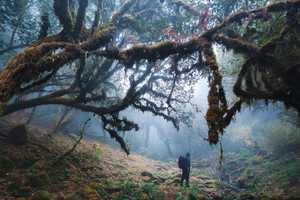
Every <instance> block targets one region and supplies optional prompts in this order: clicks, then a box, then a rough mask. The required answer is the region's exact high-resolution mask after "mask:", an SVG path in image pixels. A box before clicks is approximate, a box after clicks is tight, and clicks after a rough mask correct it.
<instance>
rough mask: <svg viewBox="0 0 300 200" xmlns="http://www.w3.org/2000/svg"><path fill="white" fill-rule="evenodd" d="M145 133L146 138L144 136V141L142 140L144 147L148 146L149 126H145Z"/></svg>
mask: <svg viewBox="0 0 300 200" xmlns="http://www.w3.org/2000/svg"><path fill="white" fill-rule="evenodd" d="M145 133H146V138H145V142H144V147H146V148H148V144H149V135H150V126H146V127H145Z"/></svg>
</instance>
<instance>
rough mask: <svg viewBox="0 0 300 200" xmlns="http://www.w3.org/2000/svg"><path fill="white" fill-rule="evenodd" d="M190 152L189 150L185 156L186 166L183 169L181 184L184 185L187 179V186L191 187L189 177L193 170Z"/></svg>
mask: <svg viewBox="0 0 300 200" xmlns="http://www.w3.org/2000/svg"><path fill="white" fill-rule="evenodd" d="M190 156H191V154H190V152H187V153H186V155H185V158H184V161H185V167H184V168H183V169H182V174H181V181H180V186H181V187H182V185H183V181H184V180H186V187H188V188H189V179H190V171H191V159H190Z"/></svg>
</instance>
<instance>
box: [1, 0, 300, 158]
mask: <svg viewBox="0 0 300 200" xmlns="http://www.w3.org/2000/svg"><path fill="white" fill-rule="evenodd" d="M242 2H244V3H245V5H247V6H234V5H239V4H238V1H230V4H228V6H229V8H233V7H234V8H235V9H234V11H235V13H232V14H231V13H230V12H228V11H226V10H225V11H224V13H223V14H221V15H218V14H220V13H219V12H218V13H217V12H214V11H213V10H212V9H210V8H209V6H211V7H212V8H213V9H214V7H213V6H218V4H217V3H215V2H214V1H212V2H211V5H208V4H206V3H201V2H199V1H190V3H191V5H192V6H191V5H189V4H186V3H184V2H183V1H180V0H169V1H153V0H149V1H138V0H127V1H125V2H124V1H123V0H119V1H102V0H98V1H95V0H94V1H91V2H89V1H88V0H79V1H78V2H77V1H74V0H54V2H53V11H54V13H55V14H56V16H57V17H58V19H59V22H60V24H61V26H62V30H61V31H59V32H58V33H56V34H54V35H51V36H46V34H45V32H47V31H45V30H44V29H45V28H47V27H48V25H47V22H48V20H47V16H48V15H47V14H45V13H44V14H43V16H44V18H43V21H42V22H43V23H42V25H41V31H40V37H39V38H38V40H37V41H36V42H34V43H32V44H31V45H30V46H29V47H28V48H26V49H25V50H24V51H23V52H21V53H20V54H18V55H16V56H15V57H14V58H12V59H11V60H10V61H9V62H8V63H7V64H6V65H5V66H4V67H3V68H2V69H1V71H0V80H1V82H0V100H1V102H0V105H1V106H0V111H1V112H0V114H1V116H4V115H8V114H11V113H13V112H15V111H18V110H22V109H26V108H32V107H36V106H40V105H49V104H55V105H65V106H68V107H72V108H76V109H80V110H83V111H86V112H92V113H94V114H95V115H98V116H99V117H100V118H101V119H102V121H103V127H104V130H106V131H107V132H109V134H110V136H111V137H112V138H115V139H116V140H117V141H118V142H119V143H120V145H121V147H122V148H123V149H124V150H125V152H126V153H129V149H128V147H127V146H126V144H125V142H124V141H123V139H122V137H121V136H120V135H119V134H118V132H119V131H129V130H132V129H138V126H137V124H135V123H134V122H132V121H129V120H127V119H126V117H123V118H120V117H119V113H120V111H122V110H124V109H126V108H128V107H130V106H131V107H134V108H135V109H138V110H141V111H143V112H145V111H147V112H152V113H153V114H154V115H157V116H162V117H163V118H164V119H166V120H168V121H171V122H172V123H173V125H174V126H175V127H176V128H177V129H179V121H178V116H179V115H180V113H179V112H178V110H179V109H178V108H179V106H180V105H182V104H185V103H188V102H189V94H190V93H189V92H188V90H189V89H190V88H191V87H192V85H193V84H194V83H195V82H196V81H197V79H199V77H200V75H201V74H202V75H205V76H207V79H208V82H209V86H210V91H209V94H208V103H209V108H208V110H207V113H206V117H205V118H206V121H207V124H208V128H209V130H208V141H209V142H210V143H211V144H216V143H217V142H218V141H219V134H223V132H224V129H225V128H226V126H227V125H229V124H230V121H231V119H232V117H233V116H234V115H235V113H236V112H237V111H239V110H240V107H241V105H242V104H243V103H247V104H250V105H251V102H252V101H253V100H255V99H264V100H266V101H269V100H274V101H282V102H284V103H285V104H286V106H287V107H290V106H292V107H295V108H296V109H297V110H298V112H299V111H300V101H299V97H300V93H299V91H300V90H299V86H300V82H299V79H298V77H299V73H300V72H299V58H300V51H299V36H300V35H299V17H298V9H299V7H300V0H288V1H282V2H281V1H279V2H274V3H270V4H268V5H265V6H263V7H261V8H255V9H254V8H253V7H254V6H253V4H252V1H242ZM250 4H251V5H250ZM256 5H258V4H256ZM256 5H255V6H256ZM244 7H245V8H251V9H252V10H241V11H240V9H242V8H244ZM91 10H94V15H91V14H90V13H91ZM110 16H111V17H110ZM220 17H224V18H223V19H222V20H220ZM265 30H267V32H266V31H265ZM42 33H43V34H42ZM215 43H216V44H221V45H223V48H225V49H232V50H233V51H234V52H235V53H236V54H242V55H243V57H244V60H245V61H244V63H243V65H242V66H241V69H240V71H239V72H238V77H237V79H236V82H235V85H234V87H233V91H234V93H235V94H236V96H237V99H236V101H235V102H233V103H232V104H231V106H230V107H228V104H229V103H228V102H227V99H226V95H225V91H224V88H223V85H222V75H221V73H220V71H219V66H218V63H217V61H216V54H215V51H214V48H213V45H214V44H215ZM290 49H293V51H289V50H290ZM41 91H42V92H43V95H41V96H38V97H37V95H36V93H37V92H41ZM20 94H28V95H30V97H31V98H30V99H27V100H21V101H16V102H13V101H12V100H13V98H14V96H15V95H20Z"/></svg>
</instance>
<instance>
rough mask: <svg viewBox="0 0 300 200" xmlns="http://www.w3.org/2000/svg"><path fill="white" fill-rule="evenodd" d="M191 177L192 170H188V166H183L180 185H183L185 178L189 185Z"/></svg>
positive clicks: (187, 185)
mask: <svg viewBox="0 0 300 200" xmlns="http://www.w3.org/2000/svg"><path fill="white" fill-rule="evenodd" d="M189 178H190V172H189V171H188V168H183V169H182V174H181V181H180V186H182V185H183V180H186V187H189Z"/></svg>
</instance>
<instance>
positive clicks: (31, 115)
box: [26, 92, 43, 125]
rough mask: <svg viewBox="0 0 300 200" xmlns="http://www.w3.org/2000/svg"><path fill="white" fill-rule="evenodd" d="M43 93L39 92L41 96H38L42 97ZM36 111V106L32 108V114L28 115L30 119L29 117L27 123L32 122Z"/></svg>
mask: <svg viewBox="0 0 300 200" xmlns="http://www.w3.org/2000/svg"><path fill="white" fill-rule="evenodd" d="M42 94H43V93H42V92H39V96H38V97H41V96H42ZM35 111H36V107H34V108H32V110H31V113H30V115H29V117H28V119H27V121H26V124H27V125H29V124H30V122H31V120H32V118H33V116H34V113H35Z"/></svg>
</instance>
